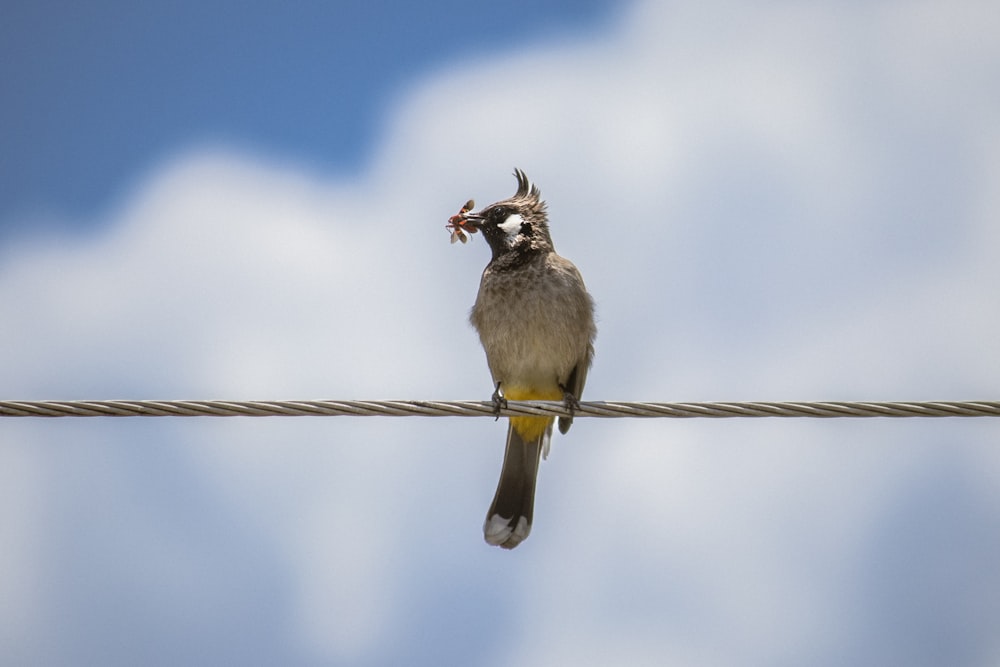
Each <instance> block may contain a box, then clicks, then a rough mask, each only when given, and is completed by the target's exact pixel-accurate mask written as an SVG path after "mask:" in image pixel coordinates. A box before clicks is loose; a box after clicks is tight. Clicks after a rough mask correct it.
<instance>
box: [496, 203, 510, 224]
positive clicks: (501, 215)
mask: <svg viewBox="0 0 1000 667" xmlns="http://www.w3.org/2000/svg"><path fill="white" fill-rule="evenodd" d="M509 213H510V211H508V210H507V207H506V206H497V207H496V208H495V209H493V215H494V217H495V218H496V219H497V220H499V221H500V222H503V221H504V220H506V219H507V216H508V214H509Z"/></svg>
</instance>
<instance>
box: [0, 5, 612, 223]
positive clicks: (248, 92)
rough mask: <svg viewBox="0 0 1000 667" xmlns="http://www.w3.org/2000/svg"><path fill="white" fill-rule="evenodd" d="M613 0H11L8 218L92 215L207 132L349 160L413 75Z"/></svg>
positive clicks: (5, 142) (1, 217)
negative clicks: (83, 2) (135, 0)
mask: <svg viewBox="0 0 1000 667" xmlns="http://www.w3.org/2000/svg"><path fill="white" fill-rule="evenodd" d="M615 6H616V4H615V3H608V2H600V1H598V0H585V1H583V2H566V1H565V0H545V1H542V2H525V1H521V0H516V1H514V2H507V3H503V4H496V3H478V4H472V5H470V4H469V3H465V2H430V3H423V4H420V5H413V4H406V3H398V2H298V3H295V4H294V5H292V6H288V5H281V4H276V3H253V4H250V5H248V4H246V3H238V2H209V3H203V2H178V3H153V4H143V5H135V6H133V5H129V4H127V3H120V2H98V3H89V4H88V5H87V6H85V7H84V6H73V5H69V6H68V5H66V4H65V3H53V2H37V3H24V2H20V3H14V4H13V5H12V6H10V7H7V9H6V10H5V12H4V21H3V25H0V90H3V93H4V99H5V103H4V105H3V106H4V108H3V110H2V112H0V113H2V114H3V115H2V121H3V122H2V125H3V127H4V128H5V129H4V131H3V132H2V133H0V154H2V155H4V159H3V161H2V162H0V169H2V171H0V224H2V225H3V227H2V229H3V230H5V231H8V232H9V231H10V228H11V227H13V226H15V225H17V223H18V217H17V216H18V215H21V216H23V215H31V214H35V215H38V212H39V211H41V212H43V213H46V212H47V213H49V214H50V215H59V216H62V215H74V214H75V215H80V214H81V213H82V214H87V215H94V214H96V213H98V212H100V211H101V210H102V207H107V206H108V205H109V204H110V203H112V202H114V201H116V199H117V198H118V197H120V196H124V194H125V193H127V192H128V189H129V188H130V187H133V186H134V185H135V184H136V181H137V179H138V178H140V177H141V175H142V174H144V173H145V171H146V170H148V169H150V168H151V167H152V166H153V165H155V164H156V162H157V161H159V160H161V159H163V158H164V157H165V156H168V155H170V154H171V153H173V152H174V151H176V150H177V149H178V147H183V146H187V145H191V144H193V143H199V142H220V143H225V144H227V145H233V146H242V147H246V148H247V149H248V150H253V151H256V152H259V153H264V154H270V155H274V156H275V157H280V158H284V159H288V160H293V161H298V162H302V163H306V164H310V165H311V166H313V167H314V168H317V169H322V170H325V171H331V172H335V173H347V174H349V173H351V172H352V171H356V170H358V169H359V168H361V167H362V166H363V165H364V164H365V161H366V157H367V155H368V153H369V152H370V150H371V147H372V143H373V142H374V141H375V138H376V136H377V133H378V132H379V130H380V127H381V125H382V124H383V123H384V121H385V117H386V114H387V113H388V111H389V109H390V108H391V105H392V103H393V100H394V98H395V96H397V95H398V92H399V90H400V89H401V88H405V87H406V86H407V85H409V83H410V82H411V81H412V80H413V78H414V77H415V76H418V75H419V74H421V73H423V72H426V71H428V70H432V69H434V68H436V67H440V66H442V65H444V64H446V63H448V62H454V61H463V60H477V59H485V58H488V57H489V56H490V55H496V54H499V53H504V52H509V51H511V50H513V49H517V48H518V47H520V46H523V45H527V44H531V43H533V42H536V43H537V42H538V41H539V40H544V39H546V38H547V37H549V36H551V35H552V34H553V33H555V34H565V33H579V32H581V31H586V30H591V29H595V27H596V26H597V25H598V24H599V23H600V22H601V21H602V20H605V19H607V18H608V17H610V16H612V15H613V14H614V13H615V12H614V7H615Z"/></svg>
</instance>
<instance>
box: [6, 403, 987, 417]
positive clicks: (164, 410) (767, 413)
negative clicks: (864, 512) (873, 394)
mask: <svg viewBox="0 0 1000 667" xmlns="http://www.w3.org/2000/svg"><path fill="white" fill-rule="evenodd" d="M568 414H569V412H568V411H567V409H566V406H565V405H564V404H563V403H562V402H560V401H508V402H507V405H506V407H504V408H503V409H501V410H500V416H502V417H518V416H529V417H534V416H538V417H559V416H566V415H568ZM495 416H497V412H496V409H495V407H494V404H493V403H492V402H491V401H332V400H311V401H175V400H172V401H147V400H142V401H0V417H495ZM573 416H575V417H603V418H625V417H635V418H657V417H659V418H663V417H668V418H674V419H692V418H712V419H730V418H735V417H753V418H761V417H797V418H803V417H812V418H822V419H831V418H844V417H855V418H858V417H861V418H870V417H896V418H901V417H1000V401H917V402H899V401H894V402H893V401H890V402H849V401H821V402H800V401H795V402H718V403H641V402H627V401H581V402H580V404H579V407H578V408H577V409H576V410H575V411H574V412H573Z"/></svg>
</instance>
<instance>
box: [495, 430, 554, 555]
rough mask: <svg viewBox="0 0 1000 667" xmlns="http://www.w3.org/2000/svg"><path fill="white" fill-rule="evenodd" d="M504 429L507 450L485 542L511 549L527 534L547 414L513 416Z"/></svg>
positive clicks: (544, 443)
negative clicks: (542, 415)
mask: <svg viewBox="0 0 1000 667" xmlns="http://www.w3.org/2000/svg"><path fill="white" fill-rule="evenodd" d="M510 421H511V423H510V426H509V427H508V428H507V449H506V451H505V452H504V456H503V470H501V471H500V481H499V482H498V483H497V492H496V495H494V496H493V503H492V504H491V505H490V509H489V511H488V512H487V513H486V521H485V522H484V523H483V535H484V537H485V538H486V541H487V542H489V543H490V544H494V545H496V546H499V547H503V548H504V549H513V548H514V547H516V546H517V545H518V544H520V543H521V542H523V541H524V540H525V538H527V537H528V535H529V534H530V533H531V517H532V513H533V512H534V508H535V479H536V478H537V476H538V461H539V459H540V458H541V454H542V449H544V448H547V445H548V441H549V439H550V438H551V437H552V422H553V421H554V420H553V419H552V418H551V417H515V418H512V419H511V420H510Z"/></svg>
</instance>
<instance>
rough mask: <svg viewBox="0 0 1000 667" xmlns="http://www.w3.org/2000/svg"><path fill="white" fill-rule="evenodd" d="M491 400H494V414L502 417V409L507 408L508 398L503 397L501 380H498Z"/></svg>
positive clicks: (498, 417)
mask: <svg viewBox="0 0 1000 667" xmlns="http://www.w3.org/2000/svg"><path fill="white" fill-rule="evenodd" d="M490 400H492V401H493V414H494V415H496V418H497V419H500V411H501V410H506V409H507V399H506V398H504V397H503V393H502V392H501V391H500V383H499V382H497V388H496V389H494V390H493V396H492V397H491V399H490ZM494 421H496V420H494Z"/></svg>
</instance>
